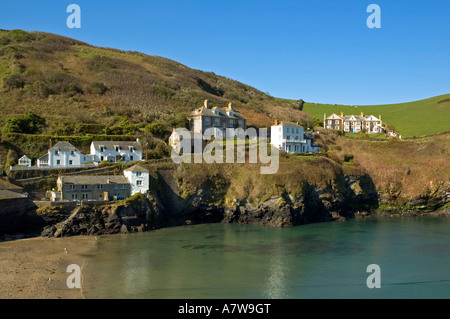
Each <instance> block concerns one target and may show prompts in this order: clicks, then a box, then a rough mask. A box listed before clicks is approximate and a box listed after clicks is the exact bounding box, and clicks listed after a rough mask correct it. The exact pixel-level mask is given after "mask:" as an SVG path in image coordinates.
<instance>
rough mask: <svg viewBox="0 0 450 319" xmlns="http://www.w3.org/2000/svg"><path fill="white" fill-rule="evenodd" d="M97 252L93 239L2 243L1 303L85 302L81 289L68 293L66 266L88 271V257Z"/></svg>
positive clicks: (89, 237)
mask: <svg viewBox="0 0 450 319" xmlns="http://www.w3.org/2000/svg"><path fill="white" fill-rule="evenodd" d="M95 250H96V239H95V237H91V236H75V237H65V238H44V237H35V238H29V239H20V240H14V241H5V242H0V299H80V298H81V299H82V298H84V295H83V285H82V286H81V289H77V288H74V289H69V288H68V287H67V283H66V281H67V278H68V277H69V276H70V275H71V273H67V272H66V270H67V266H69V265H70V264H77V265H79V266H80V267H81V273H82V276H81V282H82V283H83V277H84V271H86V267H85V266H86V256H87V255H88V254H90V253H93V252H95Z"/></svg>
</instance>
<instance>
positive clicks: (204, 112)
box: [191, 102, 246, 120]
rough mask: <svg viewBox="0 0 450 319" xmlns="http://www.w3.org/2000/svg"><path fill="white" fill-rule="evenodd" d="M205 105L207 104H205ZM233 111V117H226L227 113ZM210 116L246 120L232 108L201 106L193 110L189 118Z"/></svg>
mask: <svg viewBox="0 0 450 319" xmlns="http://www.w3.org/2000/svg"><path fill="white" fill-rule="evenodd" d="M205 104H207V102H205ZM230 110H233V115H231V116H230V115H228V114H227V112H228V111H230ZM215 111H217V113H218V114H216V113H215ZM198 115H201V116H211V117H225V118H228V119H236V120H246V118H245V117H244V116H243V115H242V114H241V113H239V112H238V111H236V110H235V109H233V108H232V107H223V108H220V107H217V106H214V107H206V106H202V107H201V108H199V109H196V110H194V111H193V112H192V113H191V116H198Z"/></svg>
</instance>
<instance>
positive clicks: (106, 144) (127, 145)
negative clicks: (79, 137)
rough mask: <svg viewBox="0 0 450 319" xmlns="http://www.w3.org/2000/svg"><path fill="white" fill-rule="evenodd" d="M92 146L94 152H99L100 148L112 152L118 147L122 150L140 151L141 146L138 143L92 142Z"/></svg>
mask: <svg viewBox="0 0 450 319" xmlns="http://www.w3.org/2000/svg"><path fill="white" fill-rule="evenodd" d="M92 145H94V148H95V149H96V150H99V149H100V147H102V146H103V147H104V148H105V149H107V150H114V149H115V148H116V146H118V147H120V149H124V150H128V149H129V148H130V147H133V148H134V149H135V150H136V151H142V144H141V143H140V142H138V141H94V142H92Z"/></svg>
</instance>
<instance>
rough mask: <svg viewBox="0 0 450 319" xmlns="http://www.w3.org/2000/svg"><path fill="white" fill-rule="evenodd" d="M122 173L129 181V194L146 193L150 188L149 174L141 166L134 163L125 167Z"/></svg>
mask: <svg viewBox="0 0 450 319" xmlns="http://www.w3.org/2000/svg"><path fill="white" fill-rule="evenodd" d="M123 174H124V175H125V177H126V178H127V179H128V180H129V182H130V185H131V196H133V195H134V194H137V193H141V194H147V192H148V190H149V189H150V185H149V182H150V174H149V171H148V170H146V169H145V168H143V167H142V166H139V165H134V166H132V167H130V168H127V169H125V170H124V171H123Z"/></svg>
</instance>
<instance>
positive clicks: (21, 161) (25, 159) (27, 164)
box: [18, 155, 31, 167]
mask: <svg viewBox="0 0 450 319" xmlns="http://www.w3.org/2000/svg"><path fill="white" fill-rule="evenodd" d="M18 164H19V166H25V167H31V159H30V158H29V157H28V156H26V155H24V156H22V157H21V158H19V162H18Z"/></svg>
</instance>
